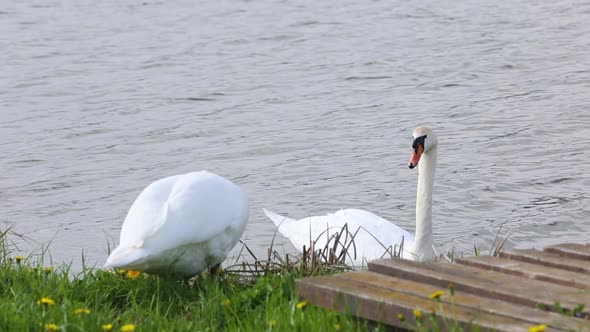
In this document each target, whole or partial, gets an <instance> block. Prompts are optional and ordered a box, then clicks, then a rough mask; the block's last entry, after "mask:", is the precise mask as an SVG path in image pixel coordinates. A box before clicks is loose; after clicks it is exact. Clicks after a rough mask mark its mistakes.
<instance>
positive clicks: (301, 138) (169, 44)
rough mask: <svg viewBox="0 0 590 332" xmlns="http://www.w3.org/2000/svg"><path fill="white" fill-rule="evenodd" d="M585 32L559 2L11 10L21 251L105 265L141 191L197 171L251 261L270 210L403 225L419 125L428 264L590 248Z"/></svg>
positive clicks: (8, 221)
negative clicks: (245, 215)
mask: <svg viewBox="0 0 590 332" xmlns="http://www.w3.org/2000/svg"><path fill="white" fill-rule="evenodd" d="M588 22H590V3H588V2H582V1H568V0H565V1H551V2H548V1H535V0H524V1H519V2H509V1H483V2H482V1H470V0H466V1H450V2H440V1H433V0H417V1H406V0H403V1H349V0H345V1H336V0H326V1H311V0H308V1H289V2H288V1H270V0H261V1H227V0H222V1H161V2H158V1H150V0H147V1H145V2H141V1H100V2H96V1H87V0H81V1H46V0H43V1H41V0H38V1H31V0H26V1H15V0H13V1H9V2H8V3H6V2H5V3H4V5H3V6H2V8H1V10H0V31H2V33H1V34H0V49H1V50H2V51H1V52H0V66H1V67H0V112H1V117H0V219H2V220H3V221H4V223H3V227H6V225H14V229H15V231H17V232H18V233H22V234H24V235H26V236H27V238H28V239H29V243H28V244H27V243H25V242H23V241H20V240H19V241H17V244H19V245H20V248H21V249H20V250H21V251H23V252H27V250H30V249H29V248H32V249H34V248H38V247H39V246H40V245H42V244H49V243H51V244H50V246H49V248H50V252H51V254H52V258H53V260H54V261H58V262H62V261H73V262H74V266H79V263H80V255H81V253H82V251H84V253H85V254H86V256H87V261H88V262H89V263H90V264H91V265H93V264H95V263H96V264H98V265H102V264H103V262H104V260H105V258H106V250H107V242H109V241H111V242H112V241H113V239H115V241H118V236H119V230H120V227H121V223H122V221H123V218H124V216H125V214H126V212H127V209H128V208H129V206H130V205H131V203H132V202H133V200H134V199H135V197H136V196H137V195H138V194H139V192H140V191H141V189H143V188H144V187H145V186H146V185H147V184H149V183H150V182H151V181H153V180H156V179H158V178H162V177H164V176H168V175H172V174H178V173H182V172H188V171H192V170H201V169H207V170H210V171H212V172H215V173H218V174H220V175H223V176H226V177H228V178H230V179H233V180H234V181H235V182H237V183H238V184H239V185H241V186H242V187H243V188H244V189H245V191H246V192H247V193H248V195H249V199H250V202H251V217H250V224H249V226H248V228H247V229H246V232H245V234H244V236H243V239H244V241H245V242H246V243H247V244H248V245H249V246H250V247H251V248H252V249H253V250H254V251H255V253H257V254H258V255H264V254H265V252H266V248H267V247H268V245H269V244H270V242H271V240H272V237H273V234H274V231H275V228H274V226H273V224H272V223H271V222H270V221H269V220H267V219H266V217H265V216H264V215H263V213H262V208H263V207H266V208H269V209H271V210H274V211H276V212H279V213H285V214H287V213H288V214H289V216H291V217H294V218H301V217H305V216H308V215H312V214H319V213H326V212H332V211H334V210H336V209H339V208H362V209H366V210H369V211H372V212H374V213H377V214H379V215H381V216H383V217H386V218H388V219H390V220H393V221H395V222H396V223H397V224H398V225H400V226H402V227H404V228H406V229H408V230H411V231H413V230H414V207H415V202H414V201H415V190H416V179H417V171H416V170H409V169H408V167H407V160H408V157H409V153H410V144H411V137H410V135H411V132H412V129H413V128H414V127H416V126H417V125H422V124H425V125H430V126H431V127H433V128H434V129H436V131H437V132H438V134H439V141H440V148H439V164H438V169H437V179H436V183H435V193H434V204H435V206H434V211H433V214H434V236H435V244H436V246H437V247H438V249H439V250H440V251H442V252H446V251H449V250H452V249H453V248H454V250H455V252H457V253H464V254H467V255H469V254H472V253H473V246H474V245H476V246H479V247H481V248H482V250H486V249H487V248H489V247H490V245H491V243H492V241H493V239H494V236H495V234H496V233H497V231H498V229H499V227H500V225H504V226H503V230H510V231H511V237H510V241H509V242H508V244H507V246H508V247H519V248H529V247H533V246H534V247H541V246H545V245H549V244H555V243H559V242H566V241H567V242H590V232H588V222H590V195H589V193H588V188H590V171H589V166H590V154H589V153H588V151H586V149H587V148H588V145H589V144H590V94H589V91H590V90H589V89H590V54H589V53H590V24H589V23H588ZM503 234H505V232H503ZM279 242H280V243H282V245H280V246H282V247H283V248H284V250H285V251H286V252H293V250H294V249H293V248H292V247H290V245H289V244H288V242H285V240H284V239H280V241H279Z"/></svg>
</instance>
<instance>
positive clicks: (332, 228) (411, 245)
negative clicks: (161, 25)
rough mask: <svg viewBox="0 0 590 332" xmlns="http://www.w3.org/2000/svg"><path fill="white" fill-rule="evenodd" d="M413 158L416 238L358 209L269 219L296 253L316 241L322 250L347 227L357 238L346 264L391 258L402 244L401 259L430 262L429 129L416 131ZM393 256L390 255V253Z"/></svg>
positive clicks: (432, 159)
mask: <svg viewBox="0 0 590 332" xmlns="http://www.w3.org/2000/svg"><path fill="white" fill-rule="evenodd" d="M412 136H413V139H414V141H413V143H412V149H413V150H412V155H411V156H410V160H409V167H410V168H414V167H415V166H416V165H418V188H417V194H416V235H415V236H413V235H412V234H411V233H409V232H408V231H406V230H404V229H402V228H401V227H399V226H396V225H395V224H393V223H391V222H389V221H387V220H386V219H383V218H381V217H379V216H377V215H375V214H373V213H371V212H368V211H364V210H357V209H346V210H339V211H337V212H336V213H333V214H328V215H325V216H314V217H307V218H303V219H300V220H294V219H290V218H286V217H283V216H280V215H278V214H276V213H273V212H270V211H267V210H264V212H265V213H266V215H267V216H268V217H269V218H270V219H271V220H272V221H273V222H274V224H275V225H276V226H277V227H278V230H279V232H280V233H281V234H282V235H283V236H285V237H286V238H287V239H289V241H291V243H292V244H293V245H294V246H295V248H296V249H298V250H299V251H301V250H302V249H303V246H304V245H305V246H307V247H309V244H310V239H311V240H312V241H316V240H317V241H316V243H315V248H316V249H318V248H323V247H324V246H325V245H326V242H327V241H328V236H327V235H328V234H334V233H335V232H338V231H340V230H341V229H342V227H344V225H345V224H347V225H348V231H349V232H350V233H352V234H354V233H355V232H357V230H358V233H357V234H356V236H355V237H354V247H355V249H356V257H354V256H353V251H352V250H348V253H349V256H348V259H347V262H349V263H352V264H354V265H357V266H358V265H362V264H363V263H366V261H370V260H373V259H378V258H383V257H388V256H390V255H391V254H390V253H387V249H389V250H391V248H396V247H397V248H399V246H400V244H401V243H402V241H403V246H402V249H403V250H402V252H401V257H402V258H404V259H411V260H419V261H424V260H429V259H432V258H434V256H435V252H434V248H433V240H432V186H433V183H434V170H435V167H436V154H437V143H438V140H437V138H436V135H435V134H434V132H433V131H432V130H431V129H429V128H426V127H418V128H416V129H415V130H414V132H413V134H412ZM390 252H391V251H390Z"/></svg>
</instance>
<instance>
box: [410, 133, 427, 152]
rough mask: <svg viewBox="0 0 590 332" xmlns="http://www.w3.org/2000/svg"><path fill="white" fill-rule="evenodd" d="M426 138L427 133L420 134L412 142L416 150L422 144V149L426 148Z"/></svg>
mask: <svg viewBox="0 0 590 332" xmlns="http://www.w3.org/2000/svg"><path fill="white" fill-rule="evenodd" d="M425 140H426V135H424V136H420V137H416V138H415V139H414V142H412V148H413V149H414V150H416V151H418V146H420V145H421V146H422V149H424V141H425Z"/></svg>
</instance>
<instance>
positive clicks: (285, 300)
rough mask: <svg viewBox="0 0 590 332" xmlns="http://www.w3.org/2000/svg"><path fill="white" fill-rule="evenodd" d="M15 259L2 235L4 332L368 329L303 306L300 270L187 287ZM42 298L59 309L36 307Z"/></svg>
mask: <svg viewBox="0 0 590 332" xmlns="http://www.w3.org/2000/svg"><path fill="white" fill-rule="evenodd" d="M16 255H18V253H15V252H10V251H9V250H8V249H7V245H6V235H5V234H4V235H2V234H0V331H43V330H46V326H45V324H55V325H56V326H57V327H58V328H59V330H60V331H103V328H102V326H103V325H105V324H112V326H113V327H112V330H113V331H120V330H121V328H122V327H123V326H124V325H126V324H133V325H135V331H224V330H229V331H338V330H341V331H366V330H367V324H366V323H365V322H362V321H359V320H355V319H353V318H352V317H349V316H347V315H344V314H339V313H336V312H333V311H328V310H324V309H321V308H318V307H314V306H304V307H303V308H301V307H302V306H303V305H302V304H300V305H299V306H298V304H299V303H300V302H299V301H298V299H297V296H296V294H295V291H294V285H295V279H296V278H298V277H300V276H302V271H301V270H298V269H292V271H287V272H285V271H282V272H280V273H270V274H269V275H266V276H264V275H263V276H259V277H257V278H256V280H254V281H252V280H249V281H246V280H245V279H244V278H243V277H239V276H235V275H234V276H232V275H228V274H225V275H222V276H209V275H206V274H204V275H202V276H199V277H197V278H195V279H192V280H190V281H189V282H186V281H177V280H171V279H165V278H160V277H155V276H149V275H144V274H141V275H139V276H137V277H136V278H131V277H129V276H128V275H126V274H124V273H113V272H110V271H102V270H93V269H87V268H84V269H83V270H82V272H80V273H78V274H76V275H74V276H72V271H71V270H70V268H69V267H68V266H67V265H61V266H54V267H51V270H49V269H47V267H48V266H43V264H42V259H38V260H34V261H31V260H30V259H27V258H24V259H22V261H20V262H17V260H16V259H15V257H16ZM41 298H48V299H51V300H52V301H54V302H55V304H53V305H44V304H39V303H38V301H39V300H40V299H41ZM76 309H88V310H89V313H78V314H76ZM49 328H51V327H49Z"/></svg>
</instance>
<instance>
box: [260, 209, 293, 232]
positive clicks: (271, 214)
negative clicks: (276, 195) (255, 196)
mask: <svg viewBox="0 0 590 332" xmlns="http://www.w3.org/2000/svg"><path fill="white" fill-rule="evenodd" d="M262 210H263V211H264V214H266V216H267V217H268V218H269V219H270V220H272V222H273V223H274V224H275V226H277V228H278V227H279V226H280V225H281V224H283V223H291V222H294V221H295V219H291V218H287V217H283V216H281V215H280V214H277V213H274V212H271V211H268V210H267V209H262Z"/></svg>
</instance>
